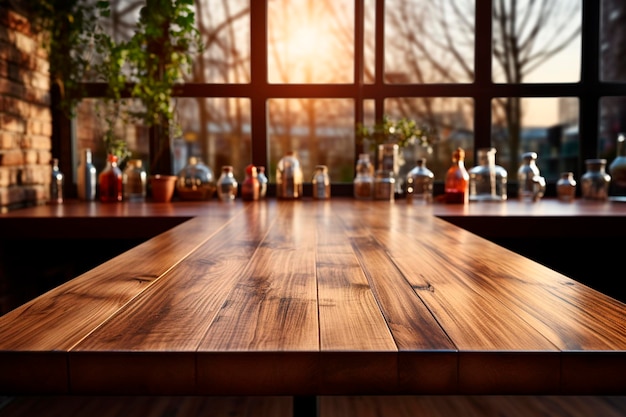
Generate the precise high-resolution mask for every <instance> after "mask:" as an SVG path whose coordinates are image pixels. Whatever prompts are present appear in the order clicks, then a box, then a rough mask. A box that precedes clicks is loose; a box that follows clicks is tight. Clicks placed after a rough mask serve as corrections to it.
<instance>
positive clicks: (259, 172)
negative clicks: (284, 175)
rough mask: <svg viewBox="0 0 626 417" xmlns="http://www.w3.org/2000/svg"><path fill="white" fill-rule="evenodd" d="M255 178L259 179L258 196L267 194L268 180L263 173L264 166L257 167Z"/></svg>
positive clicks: (261, 196)
mask: <svg viewBox="0 0 626 417" xmlns="http://www.w3.org/2000/svg"><path fill="white" fill-rule="evenodd" d="M257 178H258V179H259V187H260V188H259V198H265V196H266V195H267V184H268V183H269V182H270V180H269V178H267V175H266V174H265V167H257Z"/></svg>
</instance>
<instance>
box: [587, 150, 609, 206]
mask: <svg viewBox="0 0 626 417" xmlns="http://www.w3.org/2000/svg"><path fill="white" fill-rule="evenodd" d="M585 164H586V165H587V172H585V173H584V174H583V175H582V177H580V190H581V194H582V196H583V198H585V199H587V200H606V199H607V198H608V196H609V184H610V182H611V176H610V175H609V174H607V173H606V159H586V160H585Z"/></svg>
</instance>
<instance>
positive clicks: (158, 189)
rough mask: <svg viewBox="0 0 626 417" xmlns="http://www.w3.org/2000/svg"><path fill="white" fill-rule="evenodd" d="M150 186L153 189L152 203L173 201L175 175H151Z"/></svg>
mask: <svg viewBox="0 0 626 417" xmlns="http://www.w3.org/2000/svg"><path fill="white" fill-rule="evenodd" d="M150 186H151V188H152V201H154V202H157V203H167V202H169V201H171V200H172V196H173V195H174V188H175V187H176V176H175V175H159V174H156V175H151V176H150Z"/></svg>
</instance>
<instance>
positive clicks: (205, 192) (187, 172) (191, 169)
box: [176, 156, 216, 201]
mask: <svg viewBox="0 0 626 417" xmlns="http://www.w3.org/2000/svg"><path fill="white" fill-rule="evenodd" d="M215 188H216V186H215V177H214V176H213V171H212V170H211V168H209V167H208V166H207V165H205V164H204V163H203V162H202V161H200V160H199V159H198V158H197V157H195V156H190V157H189V159H188V160H187V165H186V166H185V167H184V168H183V169H182V170H180V172H179V173H178V178H177V180H176V191H178V196H179V197H180V199H181V200H196V201H199V200H210V199H211V198H212V197H213V194H214V193H215Z"/></svg>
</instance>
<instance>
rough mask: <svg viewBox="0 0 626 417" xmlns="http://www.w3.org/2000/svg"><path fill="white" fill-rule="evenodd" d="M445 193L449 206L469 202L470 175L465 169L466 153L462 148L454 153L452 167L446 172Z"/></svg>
mask: <svg viewBox="0 0 626 417" xmlns="http://www.w3.org/2000/svg"><path fill="white" fill-rule="evenodd" d="M444 192H445V201H446V203H448V204H467V203H468V202H469V173H468V172H467V169H465V151H464V150H463V149H461V148H457V149H456V150H455V151H454V152H453V153H452V165H450V168H448V171H447V172H446V180H445V187H444Z"/></svg>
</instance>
